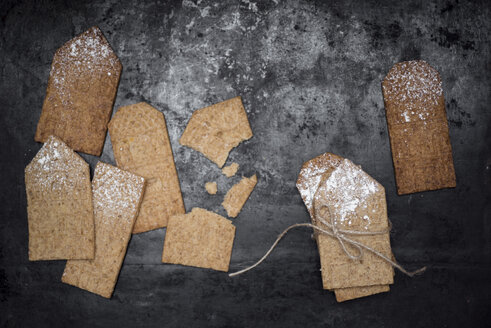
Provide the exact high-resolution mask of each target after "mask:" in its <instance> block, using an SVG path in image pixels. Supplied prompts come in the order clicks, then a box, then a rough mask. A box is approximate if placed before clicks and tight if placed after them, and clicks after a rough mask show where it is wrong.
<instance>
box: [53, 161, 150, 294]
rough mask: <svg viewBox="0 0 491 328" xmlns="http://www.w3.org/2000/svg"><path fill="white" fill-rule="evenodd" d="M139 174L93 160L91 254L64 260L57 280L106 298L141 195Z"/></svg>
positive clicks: (141, 187)
mask: <svg viewBox="0 0 491 328" xmlns="http://www.w3.org/2000/svg"><path fill="white" fill-rule="evenodd" d="M144 187H145V180H144V179H143V178H142V177H139V176H137V175H134V174H132V173H130V172H126V171H123V170H120V169H118V168H117V167H115V166H112V165H109V164H105V163H102V162H99V163H97V166H96V168H95V171H94V179H93V180H92V190H93V193H94V196H93V199H94V216H95V229H96V234H95V257H94V259H93V260H70V261H67V263H66V266H65V271H64V272H63V276H62V278H61V281H62V282H64V283H66V284H70V285H73V286H76V287H79V288H82V289H85V290H87V291H89V292H92V293H95V294H99V295H101V296H103V297H106V298H110V297H111V295H112V293H113V291H114V286H115V285H116V281H117V279H118V275H119V271H120V269H121V265H122V264H123V260H124V257H125V255H126V248H127V246H128V242H129V240H130V238H131V231H132V229H133V225H134V223H135V220H136V216H137V214H138V209H139V208H140V203H141V200H142V198H143V191H144Z"/></svg>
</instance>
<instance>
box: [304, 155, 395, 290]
mask: <svg viewBox="0 0 491 328" xmlns="http://www.w3.org/2000/svg"><path fill="white" fill-rule="evenodd" d="M313 204H314V212H315V213H316V216H317V218H318V219H319V218H320V217H322V218H324V220H326V221H327V222H329V221H330V220H331V219H334V222H335V225H336V227H337V228H338V229H345V230H354V231H367V232H370V231H372V232H375V231H384V230H387V229H388V226H389V224H388V223H389V221H388V218H387V205H386V200H385V190H384V188H383V186H382V185H380V184H379V183H378V182H377V181H375V180H374V179H373V178H371V177H370V176H369V175H368V174H366V173H365V172H364V171H363V170H361V168H360V167H359V166H357V165H355V164H354V163H352V162H351V161H349V160H347V159H344V160H343V161H342V162H341V164H339V166H338V167H336V168H335V169H334V170H333V171H332V172H330V173H327V174H324V175H323V177H322V181H321V183H320V185H319V188H318V189H317V191H316V193H315V196H314V201H313ZM316 224H318V225H319V226H321V227H324V224H323V223H322V222H317V223H316ZM346 237H347V238H349V239H352V240H355V241H358V242H360V243H362V244H364V245H366V246H368V247H370V248H373V249H375V250H376V251H378V252H380V253H382V254H384V255H385V256H387V257H389V258H391V257H392V251H391V247H390V238H389V233H388V232H387V233H384V234H380V235H346ZM318 244H319V248H326V249H328V250H329V252H326V253H324V254H323V255H324V256H321V265H322V282H323V286H324V288H325V289H337V288H346V287H359V286H372V285H386V284H392V283H393V275H394V269H393V267H392V265H390V264H389V263H387V262H386V261H385V260H383V259H382V258H380V257H378V256H376V255H374V254H373V253H371V252H369V251H364V254H363V258H362V259H361V260H360V261H353V260H351V259H350V258H349V257H348V256H347V255H346V253H345V252H344V251H343V249H342V247H341V245H340V243H339V241H338V240H337V239H336V238H332V237H331V236H326V235H323V234H319V235H318ZM346 247H347V249H348V250H349V251H350V252H351V253H352V254H357V251H356V250H355V249H353V247H352V246H351V245H350V244H348V243H347V244H346Z"/></svg>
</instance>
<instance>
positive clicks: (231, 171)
mask: <svg viewBox="0 0 491 328" xmlns="http://www.w3.org/2000/svg"><path fill="white" fill-rule="evenodd" d="M238 169H239V164H237V163H232V164H230V165H228V166H225V167H224V168H223V169H222V173H223V174H224V175H225V176H226V177H227V178H230V177H233V176H234V175H235V173H237V170H238Z"/></svg>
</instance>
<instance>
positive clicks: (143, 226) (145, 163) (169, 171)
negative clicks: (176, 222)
mask: <svg viewBox="0 0 491 328" xmlns="http://www.w3.org/2000/svg"><path fill="white" fill-rule="evenodd" d="M109 134H110V136H111V141H112V145H113V151H114V159H115V160H116V163H117V164H118V167H120V168H122V169H123V170H126V171H129V172H131V173H134V174H137V175H139V176H142V177H144V178H145V179H146V181H147V183H146V188H145V194H144V196H143V201H142V204H141V208H140V214H139V215H138V218H137V219H136V223H135V227H134V228H133V233H140V232H145V231H149V230H153V229H158V228H162V227H165V226H166V225H167V221H168V219H169V217H170V216H172V215H175V214H184V213H185V210H184V202H183V200H182V194H181V187H180V184H179V178H178V176H177V171H176V166H175V163H174V155H173V153H172V147H171V144H170V140H169V135H168V133H167V126H166V122H165V117H164V115H163V113H161V112H160V111H158V110H157V109H155V108H153V107H152V106H150V105H149V104H147V103H144V102H141V103H138V104H133V105H129V106H125V107H121V108H120V109H119V110H118V111H117V112H116V114H115V115H114V117H113V118H112V119H111V122H109Z"/></svg>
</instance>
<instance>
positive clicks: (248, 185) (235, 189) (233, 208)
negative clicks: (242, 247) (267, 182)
mask: <svg viewBox="0 0 491 328" xmlns="http://www.w3.org/2000/svg"><path fill="white" fill-rule="evenodd" d="M256 183H257V177H256V175H255V174H254V175H253V176H252V177H250V178H246V177H243V178H242V180H240V181H239V182H238V183H237V184H235V185H234V186H232V188H230V190H229V191H228V192H227V194H226V195H225V199H224V200H223V202H222V206H223V208H225V210H226V211H227V215H228V216H230V217H232V218H235V217H236V216H237V215H239V213H240V210H242V207H243V206H244V204H245V203H246V201H247V199H248V198H249V196H250V195H251V193H252V190H254V187H255V186H256Z"/></svg>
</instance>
